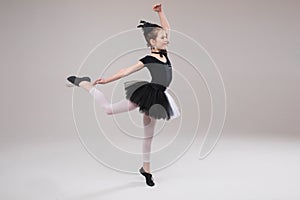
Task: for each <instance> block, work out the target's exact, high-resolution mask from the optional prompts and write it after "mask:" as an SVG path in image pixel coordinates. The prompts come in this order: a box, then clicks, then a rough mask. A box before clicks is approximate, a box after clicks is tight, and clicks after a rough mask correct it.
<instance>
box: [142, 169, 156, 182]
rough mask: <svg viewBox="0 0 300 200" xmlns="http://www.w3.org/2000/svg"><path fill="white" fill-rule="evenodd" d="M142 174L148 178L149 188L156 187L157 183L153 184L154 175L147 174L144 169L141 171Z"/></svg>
mask: <svg viewBox="0 0 300 200" xmlns="http://www.w3.org/2000/svg"><path fill="white" fill-rule="evenodd" d="M140 173H141V174H142V175H143V176H144V177H145V178H146V183H147V185H149V186H151V187H152V186H154V185H155V183H154V182H153V178H152V174H150V173H147V172H145V170H144V168H143V167H142V168H141V169H140Z"/></svg>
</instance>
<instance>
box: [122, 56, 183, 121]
mask: <svg viewBox="0 0 300 200" xmlns="http://www.w3.org/2000/svg"><path fill="white" fill-rule="evenodd" d="M161 54H163V55H164V56H165V57H166V60H167V61H166V62H162V61H161V60H159V59H158V58H156V57H154V56H150V55H147V56H145V57H143V58H142V59H140V61H141V62H142V63H144V66H145V67H146V68H147V69H148V70H149V72H150V74H151V78H152V80H151V81H150V82H148V81H128V82H125V83H124V86H125V91H126V99H128V100H130V101H131V102H133V103H135V104H137V105H138V106H139V111H140V112H142V113H145V114H146V115H149V116H150V117H153V118H155V119H166V120H169V119H174V118H177V117H179V116H180V112H179V110H178V107H177V105H176V103H175V101H174V99H173V98H172V96H171V95H170V94H169V93H168V92H167V88H168V86H169V85H170V83H171V81H172V65H171V62H170V60H169V58H168V55H167V52H166V51H164V53H161ZM161 57H162V55H161Z"/></svg>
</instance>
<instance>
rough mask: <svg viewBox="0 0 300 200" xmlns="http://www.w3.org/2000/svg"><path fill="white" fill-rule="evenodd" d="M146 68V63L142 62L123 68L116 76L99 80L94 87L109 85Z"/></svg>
mask: <svg viewBox="0 0 300 200" xmlns="http://www.w3.org/2000/svg"><path fill="white" fill-rule="evenodd" d="M143 67H144V63H142V62H141V61H138V62H137V63H136V64H134V65H132V66H130V67H127V68H123V69H120V70H119V71H118V72H117V73H116V74H115V75H113V76H111V77H109V78H106V79H104V78H99V79H97V80H96V81H95V82H94V83H93V85H97V84H105V83H109V82H112V81H115V80H118V79H120V78H123V77H125V76H128V75H129V74H132V73H133V72H136V71H138V70H140V69H142V68H143Z"/></svg>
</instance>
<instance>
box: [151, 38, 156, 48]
mask: <svg viewBox="0 0 300 200" xmlns="http://www.w3.org/2000/svg"><path fill="white" fill-rule="evenodd" d="M150 44H151V46H152V47H153V46H155V44H156V42H155V40H153V39H150Z"/></svg>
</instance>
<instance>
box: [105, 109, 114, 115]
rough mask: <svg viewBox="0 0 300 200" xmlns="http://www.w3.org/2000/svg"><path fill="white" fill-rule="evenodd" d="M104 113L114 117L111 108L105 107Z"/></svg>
mask: <svg viewBox="0 0 300 200" xmlns="http://www.w3.org/2000/svg"><path fill="white" fill-rule="evenodd" d="M104 112H105V114H107V115H112V114H113V111H112V109H111V108H110V107H105V108H104Z"/></svg>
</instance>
